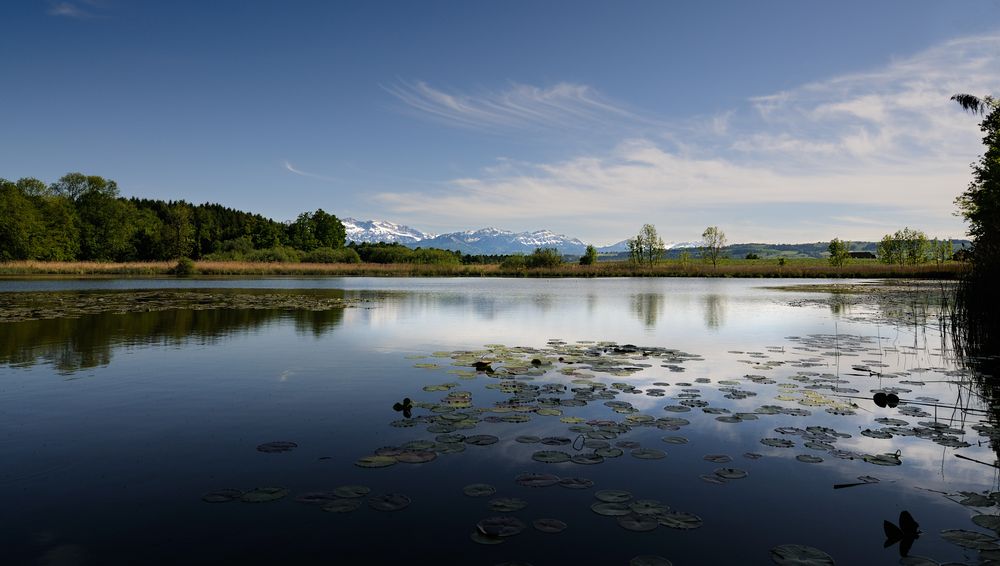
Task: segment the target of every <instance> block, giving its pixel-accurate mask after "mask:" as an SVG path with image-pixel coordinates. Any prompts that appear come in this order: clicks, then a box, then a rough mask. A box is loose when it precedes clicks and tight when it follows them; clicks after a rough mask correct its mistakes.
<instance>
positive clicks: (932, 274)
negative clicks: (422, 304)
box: [0, 259, 968, 279]
mask: <svg viewBox="0 0 1000 566" xmlns="http://www.w3.org/2000/svg"><path fill="white" fill-rule="evenodd" d="M175 265H176V263H175V262H132V263H101V262H41V261H15V262H7V263H0V276H6V277H23V276H55V277H73V276H90V277H93V276H108V277H137V276H169V275H172V270H173V268H174V266H175ZM967 269H968V266H967V265H966V264H964V263H959V262H945V263H943V264H936V263H925V264H922V265H886V264H884V263H878V262H876V261H874V260H854V261H852V262H850V263H848V264H846V265H844V266H843V267H839V268H838V267H833V266H831V265H830V264H829V263H828V262H827V261H826V260H822V259H796V260H786V261H785V264H784V265H780V264H779V263H778V260H769V259H760V260H743V259H731V260H724V261H722V262H720V263H719V266H718V267H717V268H716V267H712V265H711V264H705V263H702V262H700V261H689V262H686V263H682V262H681V261H679V260H664V261H661V262H659V263H657V264H656V265H655V266H654V267H652V268H650V267H637V266H634V265H632V264H630V263H628V262H600V263H598V264H596V265H587V266H585V265H576V264H563V265H561V266H558V267H551V268H536V269H503V268H501V266H499V265H422V264H378V263H360V264H343V263H333V264H331V263H251V262H238V261H197V262H195V270H196V275H195V276H200V277H213V276H217V277H224V276H276V275H289V276H327V277H360V276H366V277H792V278H801V277H818V278H840V277H856V278H917V279H956V278H958V277H959V276H961V275H962V274H963V273H965V272H966V271H967Z"/></svg>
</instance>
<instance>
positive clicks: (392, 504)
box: [368, 493, 411, 511]
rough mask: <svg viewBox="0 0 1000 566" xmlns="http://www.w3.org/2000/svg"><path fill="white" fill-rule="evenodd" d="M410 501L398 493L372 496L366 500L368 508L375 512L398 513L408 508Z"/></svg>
mask: <svg viewBox="0 0 1000 566" xmlns="http://www.w3.org/2000/svg"><path fill="white" fill-rule="evenodd" d="M410 503H411V500H410V498H409V497H407V496H405V495H403V494H400V493H386V494H383V495H373V496H371V497H369V498H368V506H369V507H371V508H372V509H374V510H376V511H399V510H401V509H405V508H407V507H409V505H410Z"/></svg>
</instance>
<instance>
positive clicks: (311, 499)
mask: <svg viewBox="0 0 1000 566" xmlns="http://www.w3.org/2000/svg"><path fill="white" fill-rule="evenodd" d="M337 499H339V497H337V494H336V493H333V492H332V491H310V492H308V493H303V494H300V495H298V496H296V497H295V501H298V502H299V503H305V504H306V505H326V504H327V503H331V502H333V501H336V500H337Z"/></svg>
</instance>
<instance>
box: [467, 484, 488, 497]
mask: <svg viewBox="0 0 1000 566" xmlns="http://www.w3.org/2000/svg"><path fill="white" fill-rule="evenodd" d="M496 492H497V490H496V488H495V487H493V486H492V485H490V484H488V483H472V484H469V485H467V486H465V487H463V488H462V493H464V494H466V495H468V496H469V497H487V496H490V495H493V494H494V493H496Z"/></svg>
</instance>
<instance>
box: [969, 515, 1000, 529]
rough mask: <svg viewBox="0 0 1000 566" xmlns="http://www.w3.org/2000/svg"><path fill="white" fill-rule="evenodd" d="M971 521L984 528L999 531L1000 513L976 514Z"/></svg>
mask: <svg viewBox="0 0 1000 566" xmlns="http://www.w3.org/2000/svg"><path fill="white" fill-rule="evenodd" d="M972 522H973V523H975V524H976V525H978V526H980V527H982V528H984V529H990V530H991V531H996V532H1000V515H976V516H974V517H973V518H972Z"/></svg>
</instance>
